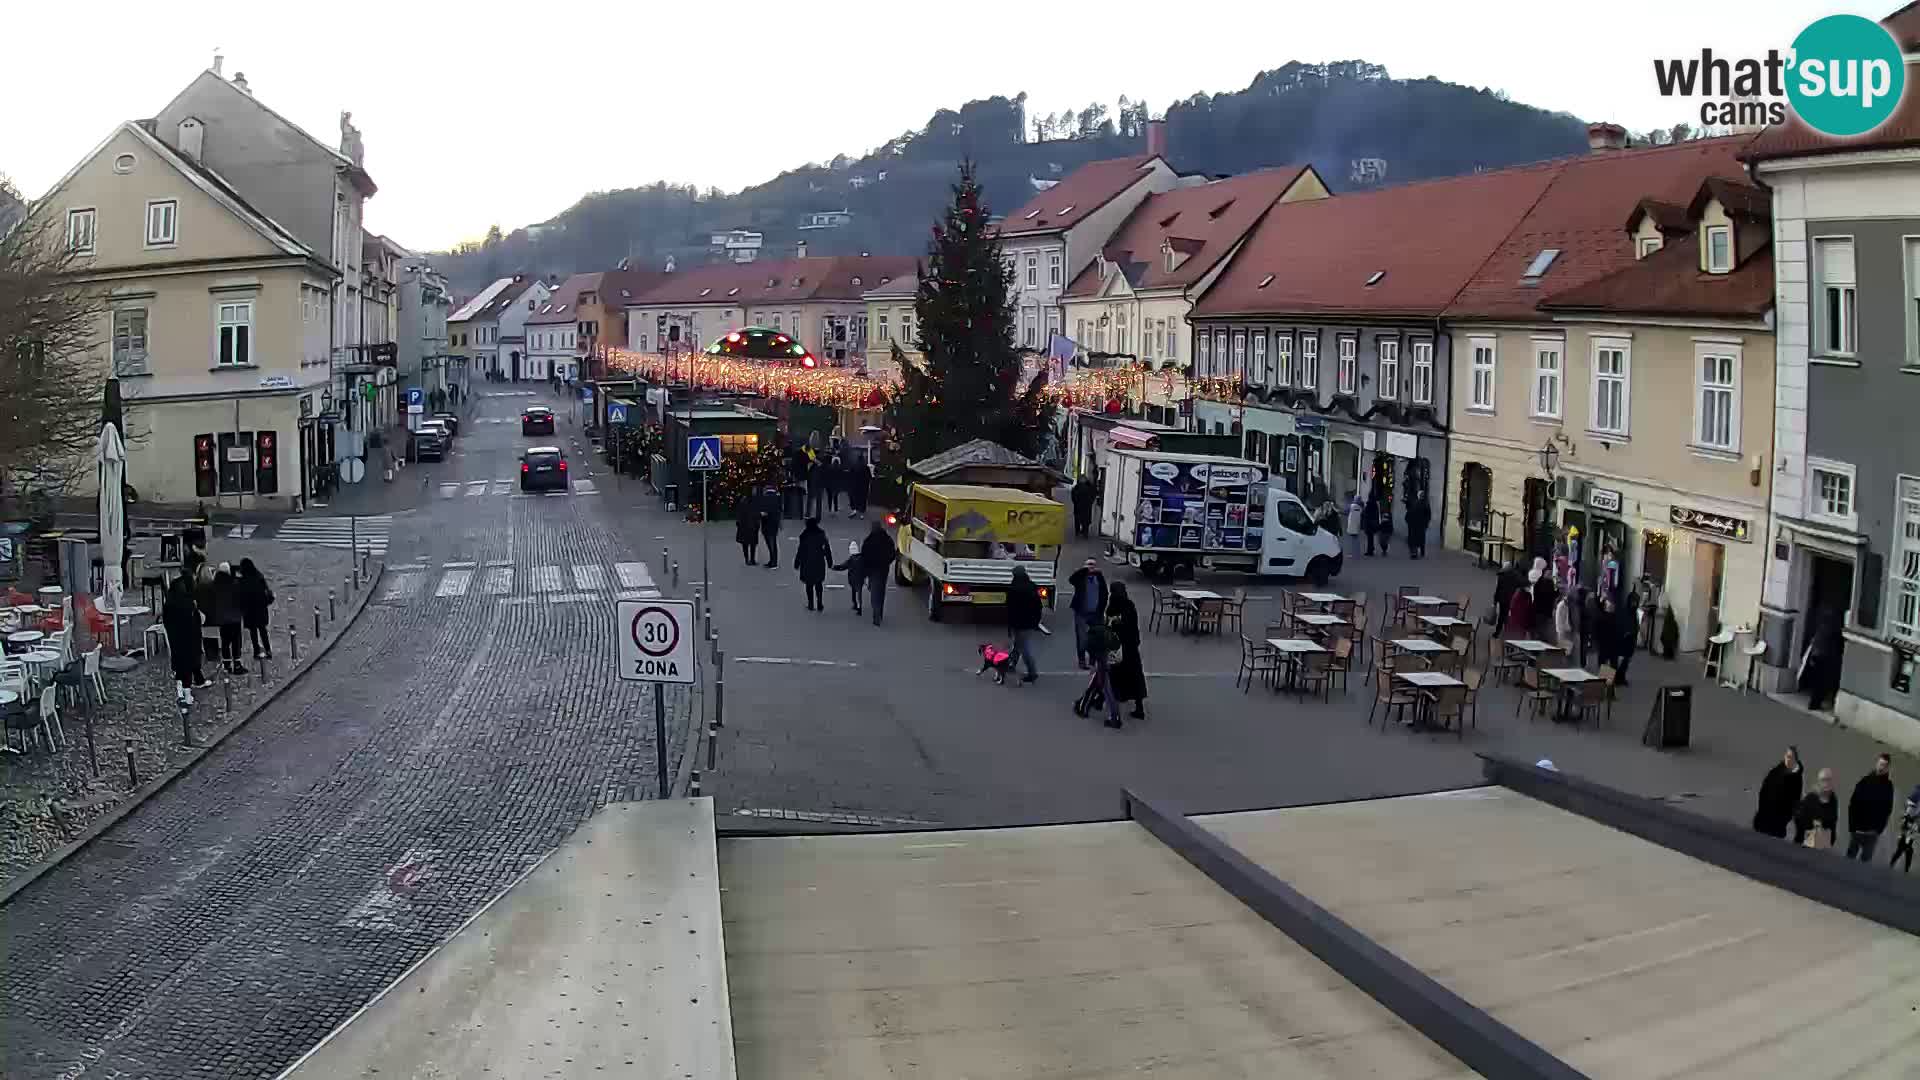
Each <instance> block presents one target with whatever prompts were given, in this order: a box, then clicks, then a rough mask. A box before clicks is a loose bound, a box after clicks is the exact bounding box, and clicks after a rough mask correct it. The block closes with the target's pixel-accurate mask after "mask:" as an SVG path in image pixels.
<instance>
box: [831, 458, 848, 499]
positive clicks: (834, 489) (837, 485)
mask: <svg viewBox="0 0 1920 1080" xmlns="http://www.w3.org/2000/svg"><path fill="white" fill-rule="evenodd" d="M846 486H847V466H846V463H845V462H843V461H841V460H840V455H839V454H835V455H833V457H832V458H830V459H829V460H828V461H827V513H829V514H837V513H839V512H840V492H841V491H843V490H845V489H846Z"/></svg>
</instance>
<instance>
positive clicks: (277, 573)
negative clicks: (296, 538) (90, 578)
mask: <svg viewBox="0 0 1920 1080" xmlns="http://www.w3.org/2000/svg"><path fill="white" fill-rule="evenodd" d="M228 531H231V530H223V531H222V532H218V533H216V534H215V535H214V537H213V539H212V541H211V548H210V551H209V553H208V554H209V555H210V557H211V558H212V559H213V560H214V561H215V562H216V563H218V562H220V561H227V562H232V563H236V564H237V563H238V562H239V561H240V560H241V559H245V558H251V559H252V560H253V561H254V562H255V564H257V565H258V566H259V567H260V569H261V572H262V573H264V574H266V575H267V578H268V580H269V581H270V582H271V583H272V585H273V589H274V598H275V603H274V607H273V627H272V629H273V649H274V654H275V660H274V661H273V662H271V663H270V664H269V665H268V666H267V668H266V671H265V672H264V675H265V678H264V680H263V679H262V677H261V676H262V674H263V673H262V672H261V671H259V670H258V667H259V665H256V664H254V663H253V662H252V661H251V660H248V661H247V663H248V667H249V669H250V673H249V674H248V675H247V676H245V677H244V678H240V679H236V680H234V681H233V683H232V685H231V690H232V692H233V708H234V715H240V714H244V713H245V712H246V711H247V710H248V709H250V708H252V707H253V705H254V703H255V702H256V701H258V700H262V699H264V698H265V697H266V696H267V695H268V694H270V693H272V692H273V691H274V689H275V688H277V687H278V686H280V685H281V684H283V683H285V682H286V680H287V678H288V676H289V675H290V674H292V673H293V672H294V671H295V670H305V668H306V667H307V665H308V664H310V663H311V662H312V659H313V656H314V651H315V639H314V637H313V621H312V617H311V616H312V612H313V609H314V608H315V607H318V608H319V609H320V610H321V613H322V626H321V631H322V635H321V638H320V640H321V641H322V642H325V641H329V640H332V639H333V638H334V637H335V636H337V634H338V633H339V631H340V629H341V627H342V626H343V625H344V620H345V618H346V610H345V609H344V608H342V609H341V611H340V618H339V619H338V620H335V621H333V622H332V623H331V625H329V624H328V622H327V620H326V618H325V612H326V610H327V591H328V590H329V589H332V590H334V591H335V592H340V591H342V590H344V589H348V588H350V586H348V585H347V584H346V583H345V579H346V578H347V577H348V576H349V575H350V574H351V573H352V569H353V567H352V563H351V562H350V561H349V557H348V555H347V552H346V551H345V550H339V551H335V550H329V549H326V548H294V547H288V546H285V545H275V544H265V543H261V542H258V541H251V540H234V539H231V538H229V537H228V536H226V535H225V532H228ZM154 618H158V616H157V614H156V615H155V616H154ZM145 622H146V619H145V618H141V619H130V620H127V621H126V622H125V623H123V624H122V626H121V633H122V635H124V637H125V638H126V640H127V642H128V643H129V644H132V643H134V642H137V641H139V640H140V636H141V629H142V627H143V625H144V623H145ZM289 626H293V627H296V628H297V630H296V632H297V634H298V637H299V642H300V661H299V664H298V666H297V668H289V666H288V664H287V659H288V655H289V654H288V651H287V630H288V628H289ZM81 633H82V634H84V633H85V631H84V630H82V631H81ZM90 647H91V643H90V642H88V643H85V644H83V645H82V646H80V648H81V649H82V650H84V649H85V648H90ZM249 652H251V650H249ZM206 672H207V675H208V677H209V678H215V679H217V678H218V675H217V673H216V672H215V671H214V669H213V668H212V667H211V666H209V667H208V668H207V669H206ZM101 679H102V681H103V682H104V683H105V684H106V690H107V696H106V702H105V704H104V706H102V707H101V708H100V709H99V710H98V711H97V712H96V713H94V714H93V717H92V719H93V730H94V745H95V746H96V747H97V748H98V750H99V763H100V773H99V775H97V776H96V775H94V772H93V769H92V766H91V764H90V763H89V760H88V756H87V739H86V713H87V711H88V710H86V709H85V708H80V709H72V708H68V709H64V710H63V714H64V715H65V718H66V722H65V725H64V726H65V729H66V734H67V739H68V742H67V745H66V747H65V748H63V749H61V750H60V751H58V752H57V753H45V752H35V753H32V754H23V755H14V754H8V755H4V756H0V885H3V884H5V883H6V882H7V881H8V880H9V879H11V878H12V877H14V876H15V875H17V874H18V873H20V872H21V871H23V870H25V869H27V868H29V867H31V866H33V865H34V864H35V863H37V862H39V861H40V860H41V859H42V858H44V857H46V855H47V854H48V853H49V852H51V851H52V850H53V849H54V848H57V847H59V846H60V845H61V844H63V843H66V842H67V840H68V839H70V838H71V836H70V835H63V834H62V833H61V830H60V828H59V825H58V821H57V819H56V817H55V815H54V813H53V811H52V810H51V809H50V807H49V802H50V800H51V801H53V802H55V803H57V805H58V806H59V808H60V812H61V814H62V815H64V817H65V819H66V822H67V827H68V829H69V830H70V831H71V832H73V833H77V832H79V831H80V830H82V829H84V828H86V826H87V824H88V822H90V821H92V820H93V819H94V818H96V817H99V816H100V815H102V814H105V813H107V812H108V811H110V810H113V809H114V808H115V807H117V806H119V805H120V803H121V802H123V801H124V800H125V799H126V798H127V797H128V796H129V795H130V794H131V793H132V790H133V789H131V788H130V786H129V782H128V777H127V751H128V749H129V748H131V750H132V752H133V755H134V763H135V769H136V773H137V775H138V776H139V777H140V780H141V782H142V783H143V784H144V783H145V782H146V781H148V780H151V779H152V778H153V777H155V776H158V775H159V774H160V773H161V772H162V771H164V770H165V769H168V768H170V767H172V766H173V765H174V764H175V763H176V762H178V761H179V760H181V759H183V758H185V757H188V756H189V755H190V754H191V753H192V752H193V751H192V749H191V748H190V747H187V746H186V745H185V744H183V743H182V742H181V736H180V714H179V712H178V711H177V709H176V708H175V705H174V689H173V688H174V682H173V669H172V667H171V666H170V665H169V663H168V659H167V657H166V655H165V654H164V653H162V654H159V655H157V656H155V657H153V658H150V659H148V660H146V661H143V662H142V663H141V664H140V666H139V667H137V668H135V669H133V670H132V671H129V672H125V673H117V672H113V671H102V672H101ZM225 706H226V699H225V695H223V694H222V693H221V690H220V688H219V687H218V686H217V685H216V686H212V687H208V688H206V689H204V690H202V691H200V692H199V694H198V696H197V700H196V702H195V704H194V710H193V726H194V732H195V739H196V741H199V742H202V743H204V740H205V738H206V737H207V735H208V733H210V732H212V731H214V730H215V729H216V728H218V727H220V726H222V725H223V723H224V717H225Z"/></svg>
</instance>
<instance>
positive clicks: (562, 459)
mask: <svg viewBox="0 0 1920 1080" xmlns="http://www.w3.org/2000/svg"><path fill="white" fill-rule="evenodd" d="M520 490H522V491H540V490H559V491H565V490H567V455H565V454H563V453H561V451H560V448H559V447H557V446H530V447H528V448H527V450H526V452H525V453H523V454H521V455H520Z"/></svg>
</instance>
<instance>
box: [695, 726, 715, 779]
mask: <svg viewBox="0 0 1920 1080" xmlns="http://www.w3.org/2000/svg"><path fill="white" fill-rule="evenodd" d="M719 738H720V725H719V724H708V725H707V771H708V772H712V771H713V754H714V748H715V746H716V745H718V740H719ZM694 775H695V776H698V775H699V774H698V773H695V774H694Z"/></svg>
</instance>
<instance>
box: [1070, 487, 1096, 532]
mask: <svg viewBox="0 0 1920 1080" xmlns="http://www.w3.org/2000/svg"><path fill="white" fill-rule="evenodd" d="M1097 494H1098V492H1096V491H1095V490H1094V487H1093V481H1092V480H1091V479H1090V478H1088V477H1086V476H1082V477H1081V478H1080V479H1078V480H1076V481H1074V482H1073V535H1075V536H1078V537H1080V538H1082V539H1085V538H1086V535H1087V529H1088V528H1089V527H1091V526H1092V525H1093V501H1094V498H1095V496H1096V495H1097Z"/></svg>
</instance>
